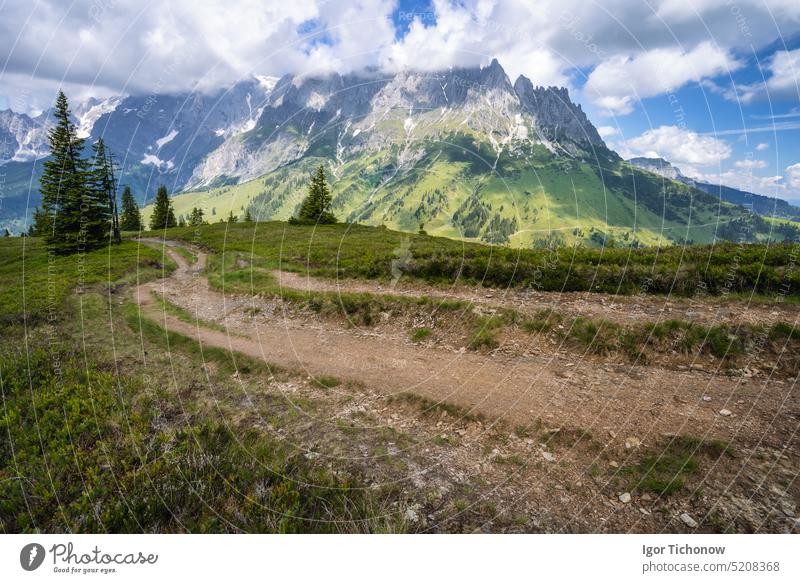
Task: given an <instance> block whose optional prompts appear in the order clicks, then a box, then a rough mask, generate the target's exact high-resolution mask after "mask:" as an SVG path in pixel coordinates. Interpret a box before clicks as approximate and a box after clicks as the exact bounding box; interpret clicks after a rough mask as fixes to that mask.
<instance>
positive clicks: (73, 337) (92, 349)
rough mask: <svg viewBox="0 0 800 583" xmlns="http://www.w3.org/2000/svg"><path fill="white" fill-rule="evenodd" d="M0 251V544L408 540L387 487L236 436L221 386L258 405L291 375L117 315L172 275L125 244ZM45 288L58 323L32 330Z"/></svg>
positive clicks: (267, 437)
mask: <svg viewBox="0 0 800 583" xmlns="http://www.w3.org/2000/svg"><path fill="white" fill-rule="evenodd" d="M23 244H24V245H26V247H25V248H24V251H23V247H22V245H23ZM0 245H2V247H1V248H2V249H3V250H4V251H6V253H5V254H3V255H0V269H2V270H3V274H4V275H6V277H3V278H0V297H2V298H3V302H4V304H3V309H4V310H6V311H5V312H3V315H4V317H5V318H6V321H8V322H11V325H8V326H5V327H4V330H3V335H2V336H0V395H1V396H2V407H0V435H2V436H3V438H2V439H0V532H7V533H14V532H54V533H58V532H75V533H82V532H142V531H145V532H243V531H246V532H397V531H404V530H406V529H407V528H408V527H409V525H408V524H406V523H405V521H404V519H403V518H402V509H401V508H402V503H403V502H402V501H403V499H404V496H403V494H402V493H401V492H399V491H397V490H396V489H394V488H393V487H382V488H378V489H372V488H368V487H367V483H366V482H365V480H364V479H363V477H362V475H361V473H360V470H359V469H358V468H354V467H349V466H347V465H344V464H338V465H334V466H328V465H326V464H322V463H319V462H315V461H313V460H309V459H307V458H306V457H305V456H304V451H303V450H301V449H298V448H297V447H295V446H293V445H291V444H289V443H288V442H287V440H286V439H278V438H275V437H274V436H273V435H272V434H270V433H269V432H266V431H263V430H261V429H257V428H256V427H255V426H254V425H253V424H250V423H248V422H241V423H239V422H237V421H235V417H236V416H235V415H233V414H232V411H231V410H230V409H229V408H230V407H232V406H233V405H232V403H235V406H236V410H239V409H240V407H241V404H240V399H241V396H240V395H239V394H237V393H236V391H237V390H239V384H238V383H237V382H234V381H232V380H231V375H232V373H233V372H234V371H236V372H238V373H239V376H238V378H239V379H240V382H250V383H252V384H251V385H250V387H251V388H255V387H256V386H257V387H258V389H259V391H258V392H257V393H256V396H259V395H262V392H261V389H263V387H264V385H265V384H269V383H270V382H271V380H270V379H272V378H273V377H272V375H281V376H282V378H292V377H291V376H287V375H290V374H291V373H287V372H285V371H282V370H280V369H279V368H277V367H273V366H270V365H267V364H265V363H263V362H260V361H258V360H256V359H251V358H248V357H245V356H242V355H239V354H236V353H232V352H230V351H228V350H223V349H218V348H213V347H208V346H201V345H200V344H198V343H197V342H196V341H194V340H193V339H190V338H187V337H185V336H182V335H180V334H177V333H175V332H168V331H166V330H164V329H162V328H161V327H160V326H158V324H157V323H155V322H153V321H151V320H148V319H145V318H141V317H140V316H141V315H140V314H139V312H138V308H137V306H135V305H133V304H130V303H128V304H125V305H121V304H122V302H123V301H124V300H123V298H124V297H125V294H126V293H127V292H128V291H129V289H130V286H131V285H133V284H135V283H136V282H137V279H138V280H141V279H146V278H152V277H157V276H160V275H162V274H163V273H164V272H165V271H168V270H169V269H171V268H172V267H174V266H172V265H168V266H166V267H164V268H162V267H161V266H160V264H159V262H160V261H161V254H160V252H158V251H154V250H151V249H147V248H141V249H139V248H138V244H136V243H123V244H122V245H121V246H118V247H115V248H112V249H111V251H110V252H109V251H108V250H105V251H96V252H93V253H90V254H87V255H86V256H84V257H82V258H80V260H79V259H78V258H77V257H76V256H72V257H69V258H63V259H62V258H56V259H55V261H53V262H48V261H47V258H46V253H45V251H44V249H43V248H42V247H41V246H40V245H39V244H38V241H36V240H35V239H28V240H21V239H12V240H10V241H9V240H0ZM140 251H141V253H140ZM109 253H110V255H109ZM23 260H24V262H25V263H24V266H25V276H24V278H23V277H22V276H21V275H20V274H21V273H22V265H23ZM76 264H79V265H80V267H78V265H76ZM137 276H138V278H137ZM81 278H82V287H81V288H78V285H79V284H80V283H81ZM53 280H54V281H53ZM49 281H52V289H51V290H50V291H49V292H48V294H50V295H52V297H53V301H54V302H55V304H56V307H57V309H58V317H57V318H55V319H48V318H47V312H46V311H45V312H44V313H43V315H40V316H38V317H34V314H37V312H35V311H34V312H32V311H30V310H31V303H33V306H34V307H36V306H41V308H40V309H44V308H46V307H47V305H48V304H47V303H46V302H45V301H44V300H41V298H42V297H46V298H47V302H49V301H51V300H50V295H48V296H43V295H42V294H41V290H40V289H38V288H36V287H35V286H34V284H35V285H42V282H49ZM28 286H31V289H28ZM78 289H80V290H81V292H82V293H80V294H78V293H77V290H78ZM23 293H26V300H27V301H26V304H25V306H26V308H27V314H26V316H27V317H26V318H25V321H26V324H27V325H26V327H25V328H24V329H23V328H22V327H21V326H18V325H15V324H14V323H15V322H18V321H22V319H23V317H24V316H23V313H22V303H21V302H17V301H15V298H19V297H22V295H23ZM15 310H16V312H15ZM185 315H186V314H184V316H185ZM256 374H257V375H258V377H255V375H256ZM322 382H323V383H325V384H326V385H327V386H334V384H335V383H336V382H337V381H335V380H334V379H331V378H329V377H323V378H322ZM256 383H257V385H256ZM255 401H256V403H260V404H257V405H254V406H258V407H261V409H258V410H254V414H255V415H256V416H260V418H263V417H266V418H269V419H270V420H271V422H273V423H276V424H287V423H290V422H291V419H292V418H293V417H292V415H293V414H295V415H296V412H294V408H293V407H289V406H288V405H285V404H284V401H283V400H282V399H281V398H280V397H276V396H274V395H273V396H271V395H270V394H269V392H268V391H267V393H266V394H263V397H260V400H259V399H255ZM276 403H277V404H279V405H280V406H276ZM311 405H313V404H309V410H311ZM398 504H399V505H400V506H398Z"/></svg>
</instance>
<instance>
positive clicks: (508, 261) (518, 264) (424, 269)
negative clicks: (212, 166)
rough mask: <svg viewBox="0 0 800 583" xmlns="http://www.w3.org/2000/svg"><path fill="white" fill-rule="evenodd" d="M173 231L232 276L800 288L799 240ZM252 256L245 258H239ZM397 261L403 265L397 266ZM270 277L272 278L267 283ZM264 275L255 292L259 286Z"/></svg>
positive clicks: (359, 228)
mask: <svg viewBox="0 0 800 583" xmlns="http://www.w3.org/2000/svg"><path fill="white" fill-rule="evenodd" d="M167 236H168V237H171V238H175V239H182V240H184V241H186V242H189V243H199V244H201V245H203V246H205V247H206V248H208V249H210V250H211V251H212V252H214V253H217V254H219V255H220V256H226V257H228V261H229V262H228V263H226V264H225V279H226V282H227V281H233V280H234V279H236V278H240V279H242V280H243V281H247V282H249V281H250V278H251V277H255V278H256V280H257V279H258V278H259V277H260V276H258V275H254V274H255V273H256V272H255V271H254V270H252V269H250V265H252V266H254V267H263V268H281V269H285V270H290V271H300V272H306V271H307V272H309V273H311V274H313V275H317V276H326V277H347V278H369V279H383V280H390V279H392V277H393V276H396V275H398V274H399V275H400V276H401V277H411V278H417V279H420V280H425V281H429V282H438V283H452V282H453V281H455V280H457V279H458V280H461V281H464V282H466V283H469V284H482V285H485V286H487V287H500V288H502V287H509V286H518V287H530V288H532V289H537V290H540V291H600V292H607V293H620V294H637V293H656V294H675V295H679V296H694V295H697V294H710V295H725V294H757V295H758V294H762V295H773V296H774V295H776V294H781V295H782V296H783V297H786V298H789V297H792V296H797V295H798V294H799V293H800V269H798V268H797V266H796V261H797V257H796V253H797V250H796V249H795V247H794V245H793V244H792V243H781V244H771V245H768V244H735V243H721V244H717V245H706V246H687V247H677V246H669V247H666V248H660V249H659V248H645V249H629V248H625V249H592V248H585V247H560V248H557V249H552V250H550V249H541V250H536V249H534V250H521V249H509V248H505V247H497V246H487V245H480V244H474V243H465V242H461V241H453V240H450V239H446V238H443V237H432V236H427V235H415V234H408V233H401V232H397V231H392V230H389V229H385V228H376V227H366V226H363V225H345V224H340V225H323V226H319V227H305V226H289V225H287V224H286V223H281V222H265V223H249V224H243V223H239V224H233V225H228V224H215V225H208V226H204V227H202V228H200V229H199V232H195V230H194V229H188V228H187V229H174V230H171V231H170V232H169V233H168V234H167ZM237 257H238V258H240V259H242V260H243V261H245V262H246V263H247V266H246V268H241V267H237V266H236V264H235V261H234V262H230V261H232V260H233V259H235V258H237ZM393 270H394V271H393ZM264 284H265V285H268V282H264ZM259 285H260V284H259V282H258V281H255V282H254V283H253V285H252V288H251V290H252V291H256V292H258V291H259V287H258V286H259Z"/></svg>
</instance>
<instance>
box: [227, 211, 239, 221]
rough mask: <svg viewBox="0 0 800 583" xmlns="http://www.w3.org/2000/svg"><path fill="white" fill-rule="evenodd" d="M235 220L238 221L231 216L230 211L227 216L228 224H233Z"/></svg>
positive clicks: (231, 212)
mask: <svg viewBox="0 0 800 583" xmlns="http://www.w3.org/2000/svg"><path fill="white" fill-rule="evenodd" d="M237 220H238V219H237V218H236V215H234V214H233V211H230V213H229V214H228V222H229V223H235V222H236V221H237Z"/></svg>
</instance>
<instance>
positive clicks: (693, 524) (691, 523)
mask: <svg viewBox="0 0 800 583" xmlns="http://www.w3.org/2000/svg"><path fill="white" fill-rule="evenodd" d="M681 521H682V522H683V523H684V524H685V525H686V526H688V527H689V528H697V521H696V520H695V519H694V518H692V517H691V516H689V515H688V514H687V513H686V512H684V513H683V514H681Z"/></svg>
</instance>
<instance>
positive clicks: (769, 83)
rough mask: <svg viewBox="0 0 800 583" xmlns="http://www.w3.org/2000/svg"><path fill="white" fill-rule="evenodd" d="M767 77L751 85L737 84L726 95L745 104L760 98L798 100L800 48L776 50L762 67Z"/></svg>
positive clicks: (790, 114)
mask: <svg viewBox="0 0 800 583" xmlns="http://www.w3.org/2000/svg"><path fill="white" fill-rule="evenodd" d="M761 70H762V73H763V74H764V76H765V77H766V80H765V81H760V82H758V83H752V84H749V85H739V86H735V87H734V88H733V89H732V90H731V91H728V92H726V93H725V94H724V95H725V97H726V98H727V99H729V100H731V101H737V100H738V101H741V102H743V103H745V104H749V103H752V102H754V101H757V100H760V99H769V100H771V101H778V100H783V99H792V100H795V101H796V100H797V99H798V98H799V97H800V81H798V79H800V49H795V50H793V51H776V52H775V53H773V54H772V56H771V57H769V59H767V61H766V63H765V64H764V66H762V67H761ZM780 117H796V113H789V114H784V115H779V116H773V119H774V118H780Z"/></svg>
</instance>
